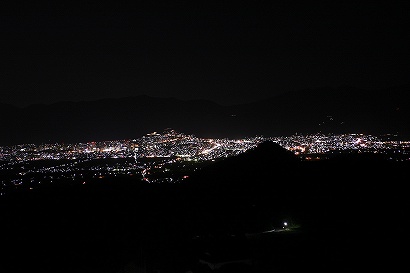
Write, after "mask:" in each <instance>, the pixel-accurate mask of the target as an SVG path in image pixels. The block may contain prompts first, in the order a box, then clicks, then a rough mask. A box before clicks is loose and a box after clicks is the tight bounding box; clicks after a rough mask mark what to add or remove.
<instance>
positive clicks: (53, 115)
mask: <svg viewBox="0 0 410 273" xmlns="http://www.w3.org/2000/svg"><path fill="white" fill-rule="evenodd" d="M409 91H410V88H409V86H399V87H392V88H388V89H380V90H363V89H358V88H354V87H348V86H342V87H339V88H330V87H327V88H318V89H306V90H298V91H293V92H287V93H282V94H280V95H277V96H274V97H272V98H267V99H264V100H261V101H257V102H252V103H246V104H238V105H231V106H222V105H219V104H217V103H214V102H211V101H206V100H180V99H175V98H154V97H149V96H145V95H142V96H136V97H126V98H111V99H109V98H107V99H101V100H95V101H80V102H59V103H53V104H49V105H46V104H36V105H30V106H27V107H15V106H11V105H6V104H2V105H0V108H1V109H0V114H1V116H0V122H1V124H2V134H1V135H0V145H1V146H4V145H14V144H24V143H54V142H65V143H73V142H88V141H104V140H118V139H134V138H138V137H141V136H143V135H145V134H147V133H150V132H153V131H158V130H162V129H163V128H174V129H175V130H177V131H180V132H184V133H187V134H194V135H196V136H198V137H205V138H226V137H228V138H242V137H252V136H256V135H261V136H268V137H269V136H286V135H292V134H295V133H301V134H308V133H318V132H322V133H365V134H375V135H379V134H398V135H400V136H402V137H406V136H410V129H409V126H408V121H409V119H410V98H409V96H410V95H409V94H410V92H409Z"/></svg>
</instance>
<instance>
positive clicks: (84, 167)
mask: <svg viewBox="0 0 410 273" xmlns="http://www.w3.org/2000/svg"><path fill="white" fill-rule="evenodd" d="M385 138H386V137H385ZM268 140H270V141H273V142H276V143H278V144H280V145H281V146H282V147H284V148H286V149H287V150H290V151H292V152H294V153H295V155H298V156H299V157H300V158H301V160H320V159H326V158H329V157H331V156H332V155H334V154H340V153H351V152H355V153H362V152H370V153H375V154H385V155H386V156H387V158H388V159H391V160H395V161H403V160H409V159H410V141H402V140H400V141H399V140H389V138H386V139H383V138H381V137H376V136H372V135H364V134H341V135H333V134H327V135H324V134H314V135H299V134H295V135H291V136H280V137H262V136H256V137H249V138H244V139H207V138H198V137H195V136H194V135H186V134H183V133H179V132H176V131H175V130H172V129H165V130H164V131H163V132H162V133H158V132H153V133H149V134H146V135H144V136H142V137H140V138H137V139H132V140H112V141H102V142H88V143H74V144H65V143H51V144H40V145H34V144H21V145H15V146H7V147H0V172H1V173H3V175H2V176H1V177H2V180H1V184H2V188H1V189H2V191H1V194H4V192H5V191H6V190H9V189H13V188H27V189H33V188H35V187H37V186H38V185H40V184H50V183H86V182H87V181H89V180H90V179H103V178H105V177H117V176H120V177H124V176H127V177H128V176H133V177H139V178H140V179H142V180H144V181H146V182H149V183H164V182H167V183H177V182H181V181H182V180H184V179H186V178H188V177H189V173H190V172H192V171H195V170H197V169H198V168H201V167H202V166H203V165H205V164H208V163H210V162H212V161H215V160H219V159H223V158H226V157H230V156H235V155H238V154H240V153H243V152H245V151H247V150H249V149H252V148H254V147H256V146H257V145H258V144H259V143H261V142H263V141H268Z"/></svg>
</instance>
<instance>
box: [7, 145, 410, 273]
mask: <svg viewBox="0 0 410 273" xmlns="http://www.w3.org/2000/svg"><path fill="white" fill-rule="evenodd" d="M369 157H370V156H369ZM369 157H359V156H357V155H352V156H351V158H346V156H344V157H341V158H338V157H335V158H333V159H329V160H322V161H312V162H308V161H301V160H299V159H298V158H297V157H295V156H294V155H293V154H292V153H291V152H289V151H287V150H285V149H283V148H281V147H280V146H279V145H277V144H274V143H271V142H267V143H262V144H260V145H259V146H258V147H257V148H255V149H253V150H249V151H248V152H246V153H243V154H241V155H239V156H236V157H231V158H227V159H224V160H222V161H219V162H216V163H215V164H211V165H208V166H206V167H204V168H203V169H201V170H200V171H198V172H196V173H195V174H193V175H192V176H191V178H190V179H188V180H185V182H184V183H181V184H146V183H143V182H141V181H139V180H136V179H131V178H129V179H124V178H121V179H114V178H112V179H107V180H99V181H98V182H97V181H89V183H87V184H86V185H77V186H65V187H58V186H53V187H47V188H46V187H44V188H39V189H37V190H32V191H21V192H15V193H10V194H8V195H5V196H2V197H1V200H0V201H1V211H2V224H1V228H2V232H1V234H2V237H3V239H2V241H3V250H4V251H3V253H4V254H3V256H2V262H1V265H0V266H1V267H2V268H0V269H1V270H0V271H1V272H23V271H24V272H27V271H26V270H28V269H29V270H30V271H32V272H88V273H90V272H115V273H120V272H127V270H128V272H143V271H144V270H145V272H154V270H160V272H186V271H188V270H191V271H193V272H206V271H207V269H206V267H205V268H204V267H199V265H198V258H199V255H200V252H201V251H202V250H203V249H201V247H200V244H197V243H196V242H197V241H196V240H195V238H210V236H211V237H212V238H220V237H218V236H224V235H229V234H236V235H244V234H246V235H249V234H255V233H259V232H263V231H267V230H270V229H273V228H275V229H280V228H281V227H282V225H283V221H288V222H289V223H290V224H292V225H295V226H297V227H298V228H297V232H295V233H288V234H285V233H283V234H282V233H272V234H271V237H269V238H264V237H253V238H254V239H253V240H252V241H251V242H249V241H247V242H248V243H250V245H251V247H250V249H251V252H250V253H251V254H250V255H251V256H252V258H253V259H254V260H255V261H256V263H255V265H254V266H252V267H249V268H247V269H246V270H247V272H273V271H277V272H280V271H282V272H283V271H287V272H297V271H298V272H299V271H300V270H307V271H311V270H315V271H319V272H335V271H338V272H347V271H354V272H358V271H362V270H374V269H380V268H382V267H383V266H386V268H390V269H392V268H394V267H398V268H399V267H402V266H405V265H404V261H405V259H403V255H402V252H401V250H400V249H401V244H402V243H403V242H404V239H405V234H406V230H405V228H406V227H407V225H408V212H409V211H408V208H407V207H406V203H407V194H406V191H405V190H404V189H405V188H406V183H407V181H408V179H407V178H406V177H407V172H408V170H409V162H408V161H407V162H405V161H403V162H393V161H386V160H385V159H375V160H369ZM261 236H262V235H261ZM251 237H252V236H251ZM248 238H249V237H248ZM242 269H243V268H242ZM132 270H134V271H132ZM236 272H238V271H236Z"/></svg>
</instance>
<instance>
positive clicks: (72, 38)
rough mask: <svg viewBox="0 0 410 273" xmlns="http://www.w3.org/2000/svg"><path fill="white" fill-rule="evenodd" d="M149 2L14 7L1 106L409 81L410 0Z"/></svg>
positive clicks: (8, 13)
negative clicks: (352, 0)
mask: <svg viewBox="0 0 410 273" xmlns="http://www.w3.org/2000/svg"><path fill="white" fill-rule="evenodd" d="M33 2H35V1H33ZM38 2H41V1H38ZM55 2H59V1H55ZM102 2H104V1H102ZM138 2H139V1H134V4H133V5H131V4H129V5H128V4H124V3H123V2H121V1H113V2H112V3H110V4H101V3H99V2H93V3H91V2H87V1H84V2H82V3H81V4H78V3H77V4H72V3H70V1H64V3H65V4H58V5H57V4H52V5H45V4H41V5H36V4H26V5H20V6H19V5H13V6H10V5H8V6H7V7H2V8H1V9H0V16H1V17H0V20H1V21H0V24H1V25H0V35H1V36H2V38H1V42H0V58H1V59H0V69H1V71H0V72H1V74H0V77H1V78H0V90H1V97H0V102H2V103H10V104H14V105H19V106H24V105H28V104H33V103H52V102H56V101H62V100H71V101H79V100H93V99H100V98H107V97H125V96H134V95H140V94H147V95H152V96H156V97H176V98H181V99H198V98H203V99H210V100H213V101H216V102H218V103H221V104H234V103H243V102H247V101H253V100H257V99H262V98H266V97H270V96H273V95H276V94H279V93H282V92H285V91H288V90H296V89H305V88H317V87H324V86H331V87H338V86H340V85H352V86H354V87H359V88H366V89H369V88H371V89H372V88H386V87H390V86H396V85H401V84H408V83H409V75H410V53H409V52H410V51H409V48H410V43H409V41H410V39H409V34H410V32H409V30H410V27H409V26H410V22H409V21H410V19H409V17H410V16H409V14H410V13H409V11H410V9H409V7H410V6H409V4H407V2H408V1H400V2H394V1H384V2H381V1H380V2H377V3H368V2H367V1H366V3H361V2H362V1H354V2H348V1H327V2H331V3H327V2H326V1H323V2H322V3H321V4H312V3H305V4H300V3H299V2H292V1H285V2H284V3H286V4H279V2H278V1H249V2H250V3H248V4H243V3H238V2H242V1H204V2H201V1H186V2H181V1H169V3H167V4H164V3H162V4H161V2H154V1H152V2H151V3H152V4H139V3H138ZM306 2H310V1H306ZM153 3H156V4H153ZM187 3H189V4H187Z"/></svg>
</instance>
